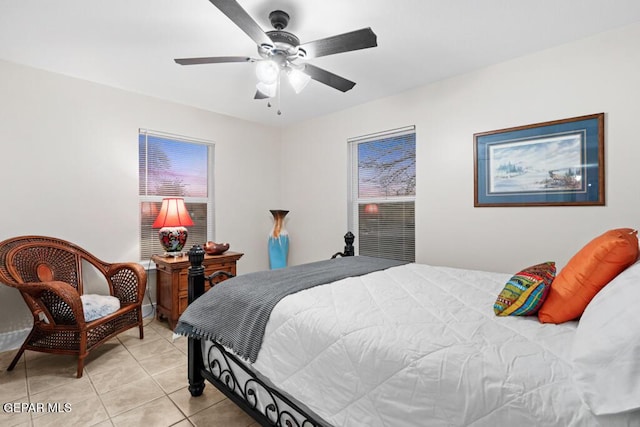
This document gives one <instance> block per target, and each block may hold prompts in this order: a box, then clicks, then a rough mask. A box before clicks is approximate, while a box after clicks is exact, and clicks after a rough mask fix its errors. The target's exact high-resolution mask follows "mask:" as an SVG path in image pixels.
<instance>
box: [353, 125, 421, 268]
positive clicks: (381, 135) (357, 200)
mask: <svg viewBox="0 0 640 427" xmlns="http://www.w3.org/2000/svg"><path fill="white" fill-rule="evenodd" d="M410 133H413V134H415V133H416V127H415V125H411V126H405V127H402V128H396V129H391V130H387V131H382V132H376V133H371V134H367V135H363V136H358V137H354V138H349V139H347V143H348V151H349V155H348V161H349V165H348V173H347V176H348V187H347V188H348V198H349V200H348V208H347V211H348V227H349V230H350V231H351V232H352V233H353V234H354V235H355V236H356V239H355V242H354V249H355V253H356V254H359V253H360V239H359V229H360V224H359V216H358V206H359V205H362V204H369V203H372V204H373V203H376V204H381V203H401V202H413V203H414V223H415V201H416V195H413V196H393V197H359V195H358V164H357V162H358V145H359V144H361V143H366V142H372V141H376V140H381V139H385V138H389V137H392V136H398V135H403V134H410ZM416 137H417V135H416ZM416 150H417V143H416ZM416 187H417V183H416ZM416 194H417V188H416ZM413 257H414V259H415V245H414V253H413Z"/></svg>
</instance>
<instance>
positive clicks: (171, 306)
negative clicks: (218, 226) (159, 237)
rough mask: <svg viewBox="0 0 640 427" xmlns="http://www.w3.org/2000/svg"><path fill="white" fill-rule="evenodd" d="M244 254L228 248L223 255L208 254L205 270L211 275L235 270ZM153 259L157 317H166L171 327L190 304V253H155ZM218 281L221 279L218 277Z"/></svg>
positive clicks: (207, 283)
mask: <svg viewBox="0 0 640 427" xmlns="http://www.w3.org/2000/svg"><path fill="white" fill-rule="evenodd" d="M242 255H244V254H241V253H238V252H229V251H227V252H225V253H223V254H222V255H205V257H204V261H203V262H202V265H203V266H204V268H205V270H204V274H205V275H206V276H208V275H210V274H211V273H213V272H214V271H220V270H224V271H228V272H229V273H231V274H233V275H235V274H236V261H238V260H239V259H240V258H241V257H242ZM151 260H153V262H155V263H156V313H157V317H158V319H162V318H166V319H167V320H168V321H169V327H170V328H171V329H175V327H176V323H177V322H178V318H179V317H180V315H181V314H182V312H183V311H184V310H185V309H186V308H187V304H188V299H187V274H188V271H189V267H190V266H191V264H189V257H187V256H186V255H183V256H180V257H168V258H165V257H161V256H158V255H153V256H152V257H151ZM218 281H219V280H218ZM209 288H210V287H209V282H208V281H205V291H208V290H209Z"/></svg>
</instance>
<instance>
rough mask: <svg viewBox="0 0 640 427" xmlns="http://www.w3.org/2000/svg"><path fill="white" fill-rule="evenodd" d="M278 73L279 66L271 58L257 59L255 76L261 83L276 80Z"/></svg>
mask: <svg viewBox="0 0 640 427" xmlns="http://www.w3.org/2000/svg"><path fill="white" fill-rule="evenodd" d="M279 74H280V67H279V66H278V64H277V63H276V62H275V61H272V60H270V59H269V60H264V61H259V62H258V63H257V64H256V76H257V77H258V80H260V82H261V83H264V84H267V85H269V84H273V83H275V82H276V80H278V75H279Z"/></svg>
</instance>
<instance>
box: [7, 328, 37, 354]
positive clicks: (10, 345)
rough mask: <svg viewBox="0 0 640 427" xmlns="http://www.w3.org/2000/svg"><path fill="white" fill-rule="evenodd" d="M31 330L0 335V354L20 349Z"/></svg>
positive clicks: (26, 329)
mask: <svg viewBox="0 0 640 427" xmlns="http://www.w3.org/2000/svg"><path fill="white" fill-rule="evenodd" d="M30 331H31V328H25V329H19V330H17V331H10V332H3V333H0V353H2V352H3V351H9V350H15V349H18V348H20V346H21V345H22V343H23V342H24V340H25V338H27V335H29V332H30Z"/></svg>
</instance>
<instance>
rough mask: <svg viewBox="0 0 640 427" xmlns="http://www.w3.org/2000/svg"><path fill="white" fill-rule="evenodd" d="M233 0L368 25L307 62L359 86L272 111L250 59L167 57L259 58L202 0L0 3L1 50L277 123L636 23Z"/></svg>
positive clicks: (622, 4) (311, 35) (568, 1)
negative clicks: (355, 47)
mask: <svg viewBox="0 0 640 427" xmlns="http://www.w3.org/2000/svg"><path fill="white" fill-rule="evenodd" d="M238 2H239V3H240V5H241V6H242V7H243V8H244V9H245V10H246V11H247V12H248V13H249V14H250V15H251V16H252V17H253V18H254V19H255V20H256V21H257V23H258V24H259V25H260V26H261V27H262V28H263V29H264V30H266V31H268V30H271V29H272V28H271V26H270V24H269V21H268V15H269V12H271V11H272V10H275V9H281V10H284V11H286V12H288V13H289V15H290V16H291V21H290V22H289V26H288V27H287V29H286V30H287V31H290V32H292V33H294V34H296V35H297V36H298V37H299V38H300V40H301V42H302V43H304V42H308V41H312V40H316V39H320V38H324V37H328V36H332V35H336V34H341V33H344V32H348V31H352V30H356V29H360V28H363V27H371V28H372V29H373V31H374V32H375V33H376V34H377V36H378V47H376V48H372V49H365V50H360V51H355V52H347V53H341V54H337V55H332V56H328V57H322V58H317V59H313V60H309V62H310V63H312V64H314V65H316V66H319V67H322V68H324V69H326V70H329V71H331V72H333V73H336V74H338V75H341V76H343V77H346V78H347V79H350V80H353V81H355V82H356V83H357V84H356V86H355V87H354V89H352V90H351V91H349V92H346V93H342V92H339V91H337V90H335V89H332V88H330V87H328V86H325V85H323V84H321V83H318V82H315V81H312V82H311V83H310V84H309V85H308V86H307V88H306V89H305V90H304V92H302V93H301V94H299V95H296V94H294V93H293V91H292V90H291V89H289V88H288V87H286V86H283V90H282V98H281V101H280V102H281V105H280V108H281V110H282V115H281V116H277V115H276V113H275V111H274V108H270V109H269V108H267V106H266V101H264V100H262V101H256V100H254V99H253V96H254V93H255V83H256V78H255V74H254V67H255V64H250V63H230V64H210V65H197V66H195V65H194V66H180V65H177V64H175V63H174V62H173V58H184V57H200V56H250V57H254V58H255V57H258V55H257V52H256V46H255V44H254V42H253V41H252V40H251V39H250V38H249V37H248V36H247V35H246V34H245V33H244V32H242V31H241V30H240V29H238V28H237V27H236V26H235V25H234V24H233V23H232V22H231V21H230V20H229V19H228V18H227V17H226V16H224V15H223V14H222V13H221V12H220V11H219V10H218V9H217V8H216V7H215V6H213V5H212V4H211V3H210V2H209V1H207V0H109V1H105V0H1V1H0V59H5V60H8V61H12V62H16V63H20V64H26V65H29V66H33V67H36V68H42V69H45V70H50V71H54V72H57V73H62V74H66V75H70V76H74V77H78V78H81V79H86V80H90V81H94V82H98V83H103V84H106V85H109V86H114V87H118V88H122V89H126V90H129V91H134V92H138V93H143V94H147V95H151V96H154V97H158V98H162V99H167V100H172V101H176V102H179V103H183V104H187V105H192V106H196V107H199V108H203V109H206V110H210V111H215V112H219V113H223V114H228V115H231V116H235V117H239V118H243V119H246V120H251V121H254V122H259V123H265V124H269V125H274V126H284V125H289V124H292V123H295V122H298V121H302V120H305V119H309V118H312V117H316V116H321V115H324V114H328V113H330V112H334V111H338V110H342V109H345V108H348V107H351V106H354V105H357V104H360V103H363V102H366V101H371V100H374V99H377V98H381V97H385V96H388V95H392V94H395V93H398V92H402V91H405V90H408V89H410V88H413V87H417V86H421V85H425V84H427V83H430V82H434V81H438V80H441V79H444V78H447V77H450V76H454V75H458V74H462V73H465V72H468V71H471V70H474V69H478V68H481V67H484V66H487V65H490V64H494V63H498V62H501V61H505V60H508V59H511V58H515V57H518V56H522V55H525V54H528V53H531V52H535V51H539V50H542V49H545V48H548V47H551V46H555V45H559V44H562V43H566V42H569V41H572V40H576V39H580V38H584V37H587V36H589V35H591V34H595V33H598V32H602V31H606V30H609V29H613V28H617V27H621V26H625V25H628V24H630V23H633V22H637V21H640V1H638V0H397V1H393V2H392V1H389V0H350V1H345V0H314V1H311V0H298V1H296V0H238Z"/></svg>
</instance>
